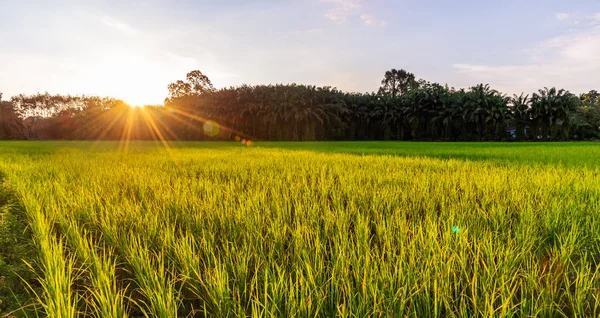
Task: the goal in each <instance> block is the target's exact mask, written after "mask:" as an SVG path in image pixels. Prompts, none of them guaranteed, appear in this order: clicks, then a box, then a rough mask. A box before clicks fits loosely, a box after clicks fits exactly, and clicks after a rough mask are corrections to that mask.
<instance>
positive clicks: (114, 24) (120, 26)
mask: <svg viewBox="0 0 600 318" xmlns="http://www.w3.org/2000/svg"><path fill="white" fill-rule="evenodd" d="M102 23H104V24H105V25H107V26H109V27H111V28H115V29H117V30H119V31H121V32H123V33H125V34H127V35H136V34H138V33H139V31H138V30H136V29H134V28H132V27H131V26H130V25H128V24H126V23H122V22H119V21H116V20H114V19H112V18H110V17H104V18H103V19H102Z"/></svg>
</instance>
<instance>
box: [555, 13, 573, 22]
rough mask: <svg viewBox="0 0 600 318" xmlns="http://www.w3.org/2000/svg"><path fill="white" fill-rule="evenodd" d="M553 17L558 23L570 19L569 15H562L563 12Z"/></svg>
mask: <svg viewBox="0 0 600 318" xmlns="http://www.w3.org/2000/svg"><path fill="white" fill-rule="evenodd" d="M554 16H555V17H556V19H557V20H558V21H566V20H569V18H570V17H571V15H570V14H568V13H564V12H558V13H555V14H554Z"/></svg>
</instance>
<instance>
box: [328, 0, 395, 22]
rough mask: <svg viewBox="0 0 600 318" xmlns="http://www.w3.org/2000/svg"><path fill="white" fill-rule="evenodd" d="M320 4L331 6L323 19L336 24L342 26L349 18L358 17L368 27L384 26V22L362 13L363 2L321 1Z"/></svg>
mask: <svg viewBox="0 0 600 318" xmlns="http://www.w3.org/2000/svg"><path fill="white" fill-rule="evenodd" d="M321 2H322V3H329V4H333V5H334V7H333V8H330V9H329V10H327V12H325V17H326V18H328V19H329V20H331V21H334V22H336V23H338V24H344V23H346V21H347V20H348V18H350V17H358V16H360V19H361V20H362V21H363V22H364V23H365V24H366V25H368V26H384V25H386V24H387V22H386V21H383V20H378V19H377V18H375V17H374V16H372V15H369V14H367V13H365V12H363V7H364V5H363V0H321Z"/></svg>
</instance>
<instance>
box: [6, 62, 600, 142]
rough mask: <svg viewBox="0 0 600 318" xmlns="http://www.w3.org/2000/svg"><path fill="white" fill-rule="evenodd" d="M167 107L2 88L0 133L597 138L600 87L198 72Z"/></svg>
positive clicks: (394, 75)
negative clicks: (282, 80)
mask: <svg viewBox="0 0 600 318" xmlns="http://www.w3.org/2000/svg"><path fill="white" fill-rule="evenodd" d="M168 90H169V96H168V97H167V98H166V99H165V102H164V104H163V105H156V106H146V107H143V108H133V107H130V106H129V105H127V104H126V103H125V102H123V101H120V100H117V99H114V98H109V97H97V96H64V95H50V94H48V93H46V94H39V93H38V94H35V95H18V96H13V97H12V98H11V99H10V100H7V101H2V100H1V96H0V139H70V140H123V139H128V140H151V139H153V140H159V139H161V140H237V139H241V138H248V139H252V140H274V141H313V140H421V141H508V140H589V139H597V138H599V137H600V93H598V92H597V91H590V92H589V93H585V94H581V95H579V96H577V95H575V94H572V93H570V92H568V91H566V90H564V89H557V88H543V89H540V90H538V91H537V92H534V93H532V94H530V95H526V94H521V95H518V96H517V95H515V96H512V97H509V96H506V95H504V94H502V93H500V92H499V91H497V90H494V89H492V88H491V87H490V86H489V85H485V84H479V85H476V86H473V87H471V88H469V89H454V88H450V87H448V86H447V85H441V84H438V83H430V82H427V81H425V80H417V79H416V78H415V76H414V74H412V73H410V72H407V71H405V70H395V69H392V70H390V71H388V72H386V73H385V75H384V79H383V80H382V82H381V87H380V89H379V90H378V91H377V92H372V93H349V92H343V91H340V90H338V89H336V88H333V87H327V86H326V87H316V86H310V85H297V84H286V85H283V84H278V85H256V86H249V85H242V86H238V87H229V88H222V89H215V88H214V86H213V85H212V83H211V81H210V79H209V78H208V77H206V76H205V75H204V74H202V72H200V71H192V72H190V73H188V74H187V76H186V78H185V79H184V80H179V81H176V82H175V83H172V84H170V85H169V86H168Z"/></svg>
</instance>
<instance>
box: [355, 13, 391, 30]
mask: <svg viewBox="0 0 600 318" xmlns="http://www.w3.org/2000/svg"><path fill="white" fill-rule="evenodd" d="M360 18H361V19H362V20H363V21H364V22H365V24H366V25H369V26H380V27H382V26H385V25H386V24H387V21H384V20H377V19H376V18H375V17H373V16H372V15H368V14H362V15H361V16H360Z"/></svg>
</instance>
